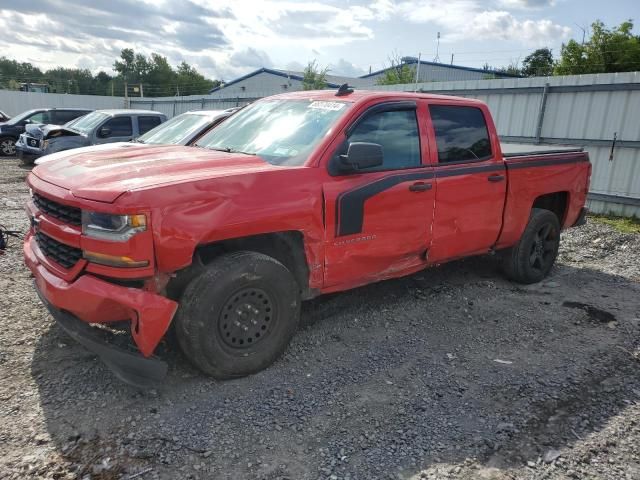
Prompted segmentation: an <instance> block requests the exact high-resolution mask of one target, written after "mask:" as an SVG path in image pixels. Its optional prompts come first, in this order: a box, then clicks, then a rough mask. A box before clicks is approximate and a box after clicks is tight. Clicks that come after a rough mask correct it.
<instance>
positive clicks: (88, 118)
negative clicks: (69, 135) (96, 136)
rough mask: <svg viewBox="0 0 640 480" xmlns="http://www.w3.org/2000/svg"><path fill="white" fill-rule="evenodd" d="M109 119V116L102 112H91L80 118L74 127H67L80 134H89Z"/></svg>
mask: <svg viewBox="0 0 640 480" xmlns="http://www.w3.org/2000/svg"><path fill="white" fill-rule="evenodd" d="M107 118H109V115H107V114H106V113H102V112H91V113H89V114H87V115H85V116H84V117H80V118H78V121H77V122H75V123H74V124H73V125H67V126H69V127H71V128H72V129H73V130H76V131H78V132H80V133H85V134H86V133H89V132H91V131H92V130H93V129H94V128H96V127H97V126H98V125H100V124H101V123H102V122H103V121H104V120H106V119H107Z"/></svg>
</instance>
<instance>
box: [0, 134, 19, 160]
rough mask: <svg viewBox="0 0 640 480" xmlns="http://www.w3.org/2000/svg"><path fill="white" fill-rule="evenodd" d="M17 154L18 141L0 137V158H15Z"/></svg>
mask: <svg viewBox="0 0 640 480" xmlns="http://www.w3.org/2000/svg"><path fill="white" fill-rule="evenodd" d="M15 154H16V140H15V139H14V138H11V137H0V156H3V157H13V156H14V155H15Z"/></svg>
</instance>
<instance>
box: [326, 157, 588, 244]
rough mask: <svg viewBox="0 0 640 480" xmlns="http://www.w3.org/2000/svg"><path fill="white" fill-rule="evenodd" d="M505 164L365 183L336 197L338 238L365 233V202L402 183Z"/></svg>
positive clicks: (534, 163)
mask: <svg viewBox="0 0 640 480" xmlns="http://www.w3.org/2000/svg"><path fill="white" fill-rule="evenodd" d="M587 161H588V159H587V158H586V157H585V156H584V155H580V156H574V157H570V158H544V159H540V160H524V161H513V160H507V161H506V162H505V164H506V168H507V169H518V168H529V167H546V166H550V165H562V164H568V163H580V162H587ZM505 164H499V165H478V166H467V167H461V168H446V169H443V168H438V167H436V168H435V169H433V170H429V171H426V172H412V173H405V174H393V175H389V176H387V177H382V178H380V179H378V180H375V181H373V182H371V183H367V184H365V185H361V186H359V187H356V188H354V189H352V190H347V191H345V192H342V193H341V194H339V195H338V197H337V198H336V215H335V216H336V237H342V236H345V235H354V234H356V233H360V232H362V224H363V221H364V204H365V202H366V201H367V200H368V199H369V198H371V197H373V196H375V195H377V194H379V193H381V192H384V191H385V190H388V189H390V188H391V187H394V186H396V185H398V184H399V183H402V182H409V181H412V180H429V179H432V178H434V177H435V178H446V177H455V176H457V175H468V174H470V173H478V172H493V171H502V170H504V169H505Z"/></svg>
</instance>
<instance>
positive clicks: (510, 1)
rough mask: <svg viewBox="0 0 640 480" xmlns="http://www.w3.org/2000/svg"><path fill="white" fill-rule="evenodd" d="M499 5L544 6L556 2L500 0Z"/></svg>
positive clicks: (508, 6)
mask: <svg viewBox="0 0 640 480" xmlns="http://www.w3.org/2000/svg"><path fill="white" fill-rule="evenodd" d="M499 3H500V5H502V6H503V7H505V8H520V9H528V8H545V7H553V6H555V4H556V1H555V0H500V1H499Z"/></svg>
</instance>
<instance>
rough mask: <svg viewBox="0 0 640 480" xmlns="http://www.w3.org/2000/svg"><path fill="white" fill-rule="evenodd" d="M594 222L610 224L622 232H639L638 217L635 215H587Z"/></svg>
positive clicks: (639, 223)
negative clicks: (627, 216)
mask: <svg viewBox="0 0 640 480" xmlns="http://www.w3.org/2000/svg"><path fill="white" fill-rule="evenodd" d="M589 219H590V220H592V221H594V222H596V223H604V224H605V225H610V226H612V227H613V228H615V229H616V230H618V231H619V232H622V233H640V219H639V218H636V217H631V218H626V217H615V216H613V215H589Z"/></svg>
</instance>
